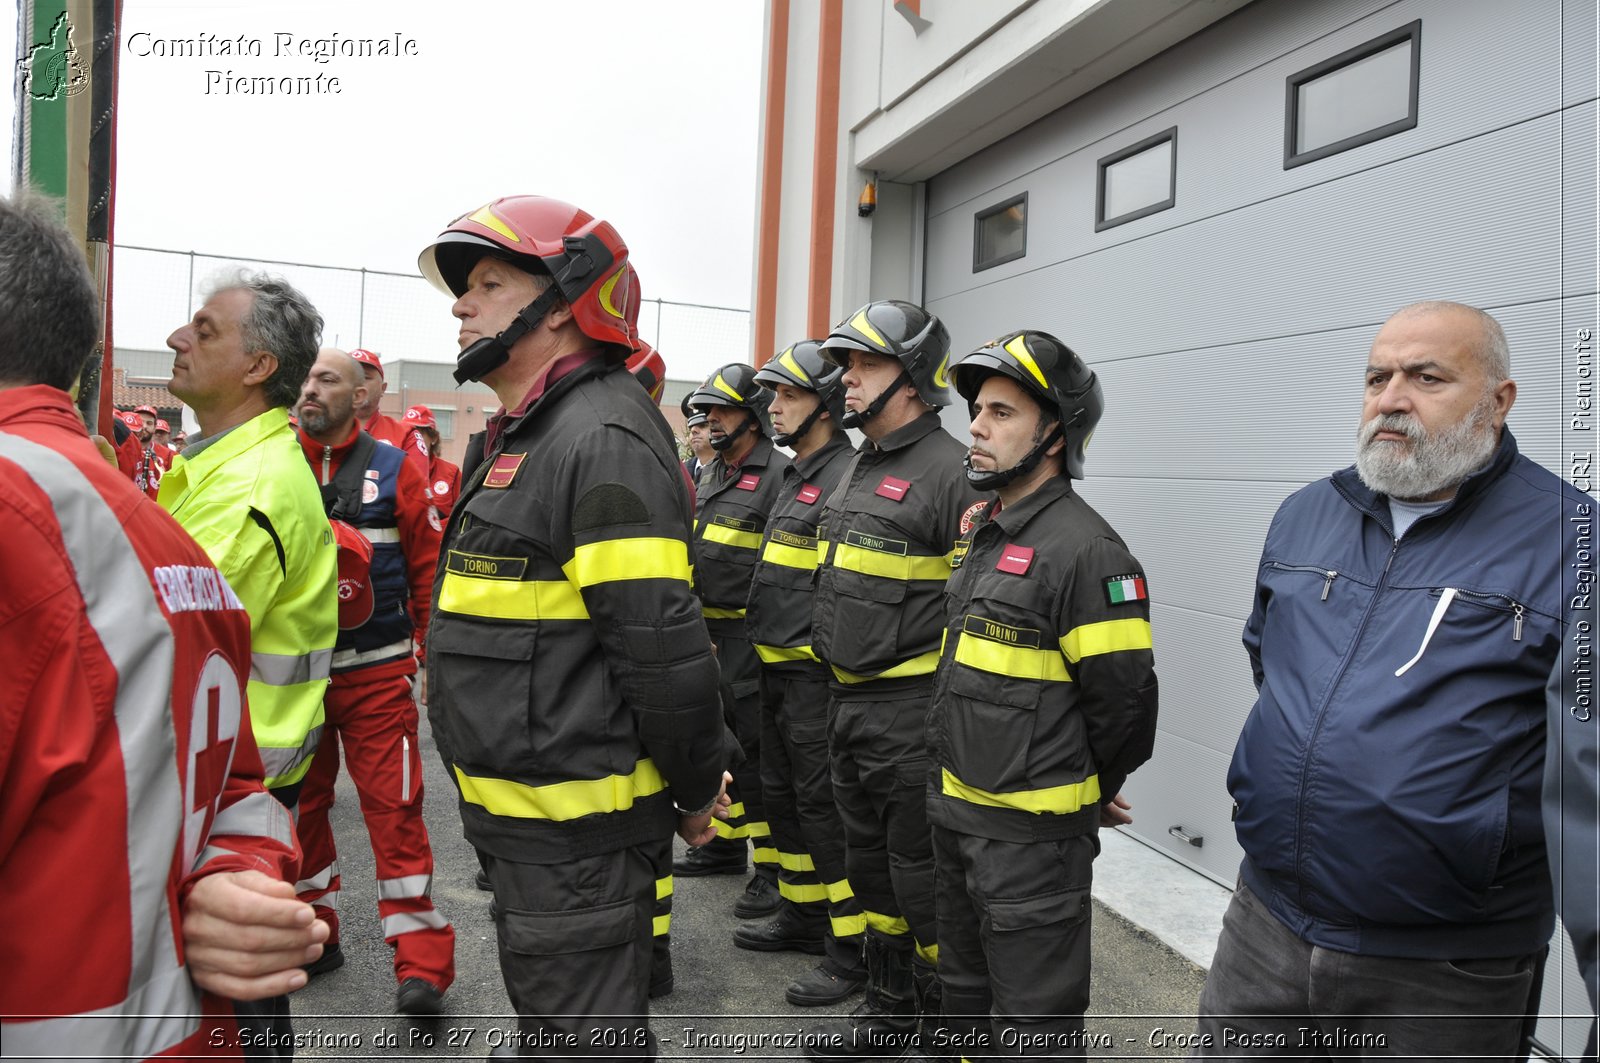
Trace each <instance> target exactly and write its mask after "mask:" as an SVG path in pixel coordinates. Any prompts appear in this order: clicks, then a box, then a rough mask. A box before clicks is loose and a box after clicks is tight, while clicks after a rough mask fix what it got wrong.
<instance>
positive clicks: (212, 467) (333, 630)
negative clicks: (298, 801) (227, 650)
mask: <svg viewBox="0 0 1600 1063" xmlns="http://www.w3.org/2000/svg"><path fill="white" fill-rule="evenodd" d="M158 501H159V502H160V503H161V505H162V507H163V508H165V509H166V510H167V512H169V513H171V514H172V515H173V517H175V518H176V519H177V521H178V523H179V524H181V525H183V529H184V530H185V531H187V532H188V533H189V534H190V535H191V536H193V537H194V539H195V541H197V542H198V543H199V544H200V545H201V546H202V547H204V548H205V551H206V553H207V554H208V555H210V557H211V560H212V562H213V563H215V564H216V566H217V568H218V569H219V570H221V572H222V574H223V575H224V576H225V577H227V580H228V585H229V586H230V587H232V588H233V592H234V593H235V594H237V595H238V596H239V600H240V601H241V602H243V603H244V607H245V610H246V611H247V612H248V613H249V614H250V682H249V686H248V695H249V698H250V722H251V726H252V728H253V729H254V731H255V736H256V744H257V745H258V746H259V747H260V748H261V762H262V764H263V765H264V766H265V768H266V776H267V785H268V786H269V787H280V786H288V785H291V784H293V783H296V782H299V781H300V780H301V779H302V778H304V776H305V773H306V771H307V770H308V769H309V768H310V767H311V754H312V753H314V752H316V748H317V742H318V740H319V739H320V738H321V736H322V719H323V713H322V695H323V692H324V691H325V690H326V689H327V685H328V666H329V664H330V663H331V661H332V659H333V643H334V640H335V638H336V637H337V635H338V630H339V617H338V603H339V592H338V551H337V548H336V547H335V546H334V543H333V532H332V530H331V529H330V528H329V526H328V518H327V517H326V516H325V515H324V514H323V511H322V496H321V493H320V492H319V490H318V488H317V482H316V478H315V477H314V476H313V475H312V473H311V469H310V467H309V466H308V465H307V464H306V459H305V455H304V454H303V453H302V452H301V450H300V444H299V442H298V441H297V440H296V439H295V434H294V429H293V428H291V427H290V426H289V416H288V412H287V411H285V410H283V409H272V410H268V411H267V412H266V413H263V414H261V415H260V416H258V417H254V418H252V419H251V420H249V421H246V422H245V423H244V424H242V425H239V426H238V427H237V428H233V429H230V430H229V431H227V432H223V433H221V434H220V435H217V436H216V437H214V438H212V439H209V440H203V441H201V443H200V444H199V446H198V447H195V446H190V447H188V448H187V449H185V450H184V452H183V453H182V454H180V455H178V457H177V458H176V459H175V460H174V461H173V464H172V468H171V469H169V470H168V471H167V474H166V475H165V476H163V477H162V479H161V493H160V495H159V496H158Z"/></svg>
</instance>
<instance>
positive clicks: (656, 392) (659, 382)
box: [628, 340, 667, 406]
mask: <svg viewBox="0 0 1600 1063" xmlns="http://www.w3.org/2000/svg"><path fill="white" fill-rule="evenodd" d="M628 372H630V373H632V374H633V375H634V378H635V379H637V380H638V381H639V383H641V384H643V385H644V389H645V390H646V391H648V392H649V393H650V399H651V401H652V402H654V403H656V405H658V406H659V405H660V404H661V393H662V392H663V391H665V390H666V387H667V362H666V359H664V358H662V357H661V352H660V351H658V350H656V349H655V348H654V347H652V346H650V345H649V344H648V343H646V342H645V341H644V340H640V341H639V349H638V350H636V351H634V352H633V353H632V354H630V355H629V356H628Z"/></svg>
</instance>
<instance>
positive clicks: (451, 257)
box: [417, 196, 638, 350]
mask: <svg viewBox="0 0 1600 1063" xmlns="http://www.w3.org/2000/svg"><path fill="white" fill-rule="evenodd" d="M486 254H493V255H495V256H496V257H498V258H502V259H504V260H506V261H507V262H510V263H512V264H513V265H515V266H517V267H518V268H519V269H523V270H526V271H528V272H529V273H542V274H547V275H549V276H551V277H553V278H555V282H556V285H557V287H558V288H559V289H560V292H561V296H562V297H563V298H564V299H566V301H567V304H568V305H569V306H571V307H572V316H573V319H574V320H575V321H576V322H577V324H578V328H579V330H580V331H581V332H582V333H583V334H584V335H585V336H588V337H589V338H590V339H592V340H595V341H596V342H598V343H611V344H616V345H618V346H620V347H622V348H624V349H625V350H632V349H633V328H632V326H631V325H629V323H628V319H629V316H630V314H631V315H635V316H636V315H637V313H638V308H637V306H635V305H634V304H635V302H636V301H637V298H638V296H637V294H636V293H635V291H634V290H633V282H634V276H633V271H632V270H630V269H629V268H628V245H627V244H625V243H624V242H623V240H622V237H621V236H620V235H619V234H618V233H617V230H616V229H614V228H612V227H611V223H610V222H606V221H602V220H600V219H598V218H596V217H594V216H593V215H592V214H589V213H588V212H587V211H584V210H581V209H579V208H578V207H575V206H573V205H572V204H570V203H563V202H562V201H561V200H559V199H550V198H548V197H545V196H505V197H503V198H501V199H497V200H495V201H493V202H492V203H486V204H484V205H483V206H481V207H479V208H478V209H477V210H474V211H472V212H471V213H468V214H463V215H462V216H461V217H459V218H457V219H456V220H455V221H453V222H451V223H450V226H449V227H448V228H447V229H445V231H444V232H442V233H440V234H439V238H438V239H437V240H435V241H434V242H433V243H432V244H429V245H428V246H427V247H426V248H424V249H423V252H422V254H421V255H419V256H418V257H417V268H418V269H419V270H421V271H422V275H423V276H424V277H426V278H428V280H429V281H430V282H432V284H433V286H434V287H435V288H438V289H439V290H440V291H442V292H446V293H448V294H450V295H452V296H455V297H456V298H460V296H461V295H462V294H463V293H464V292H465V291H466V290H467V275H468V274H469V273H471V272H472V267H473V266H475V265H477V262H478V260H479V259H480V258H482V257H483V256H484V255H486Z"/></svg>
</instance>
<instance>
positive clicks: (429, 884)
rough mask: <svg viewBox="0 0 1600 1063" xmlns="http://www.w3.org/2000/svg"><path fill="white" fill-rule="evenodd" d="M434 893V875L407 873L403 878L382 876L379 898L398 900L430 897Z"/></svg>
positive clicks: (379, 884) (379, 885) (379, 883)
mask: <svg viewBox="0 0 1600 1063" xmlns="http://www.w3.org/2000/svg"><path fill="white" fill-rule="evenodd" d="M432 895H433V876H432V875H405V876H403V877H401V878H380V879H379V880H378V900H380V901H397V900H400V899H401V898H403V897H430V896H432Z"/></svg>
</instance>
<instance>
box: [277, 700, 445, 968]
mask: <svg viewBox="0 0 1600 1063" xmlns="http://www.w3.org/2000/svg"><path fill="white" fill-rule="evenodd" d="M374 670H376V669H374ZM324 704H325V707H326V711H327V723H326V725H325V726H324V728H323V731H322V743H321V745H319V746H318V747H317V755H316V759H315V760H313V761H312V763H311V770H310V771H309V772H307V773H306V778H305V786H304V788H303V789H302V790H301V791H300V820H299V824H298V830H299V834H300V846H301V848H302V849H303V850H304V854H305V855H304V858H303V862H302V863H301V867H302V868H303V869H304V871H303V874H304V875H305V877H304V878H303V879H301V880H300V882H299V883H297V884H296V887H295V889H296V891H297V892H298V893H299V896H300V899H301V900H303V901H307V902H309V903H310V904H312V905H313V906H314V907H315V908H316V912H317V918H319V919H323V920H326V921H327V923H328V925H329V926H330V927H331V928H332V930H333V933H332V935H331V936H330V937H329V939H328V940H329V942H330V943H331V942H336V941H338V940H339V884H340V883H339V856H338V852H337V850H336V849H335V847H334V841H333V830H332V829H331V827H330V826H329V823H328V811H329V810H330V809H331V808H333V799H334V788H333V787H334V781H335V780H336V779H337V778H338V775H339V743H340V740H341V739H342V740H343V743H344V756H345V762H346V764H347V766H348V767H349V770H350V780H351V781H352V782H354V783H355V785H356V793H357V795H358V796H359V797H360V800H361V815H362V817H363V818H364V819H365V820H366V822H367V837H368V839H370V841H371V842H372V855H373V856H374V858H375V862H376V864H377V870H378V915H379V916H380V917H381V918H382V920H383V938H384V940H385V941H387V942H388V943H389V944H390V945H391V946H393V948H394V972H395V977H396V979H397V980H399V981H404V980H405V979H407V978H423V979H426V980H427V981H429V982H432V983H433V984H434V985H436V986H438V987H439V988H440V989H441V990H442V989H447V988H449V986H450V983H451V982H453V981H455V977H456V965H455V944H456V932H455V930H454V929H453V928H452V927H451V926H450V924H449V923H448V922H446V921H445V919H444V916H442V915H440V914H439V913H438V912H437V911H435V910H434V907H433V899H432V897H431V892H432V887H433V850H432V849H431V848H429V845H428V828H427V827H426V826H425V825H424V824H423V822H422V756H421V753H420V752H419V750H418V749H417V703H416V701H415V700H413V698H412V694H411V680H410V678H409V677H407V676H404V675H393V674H390V675H387V676H384V677H381V678H379V677H369V676H365V675H363V674H362V671H361V670H359V669H358V670H356V671H353V672H340V673H335V674H334V676H333V680H332V682H331V683H330V684H329V687H328V693H327V697H326V699H325V701H324Z"/></svg>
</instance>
